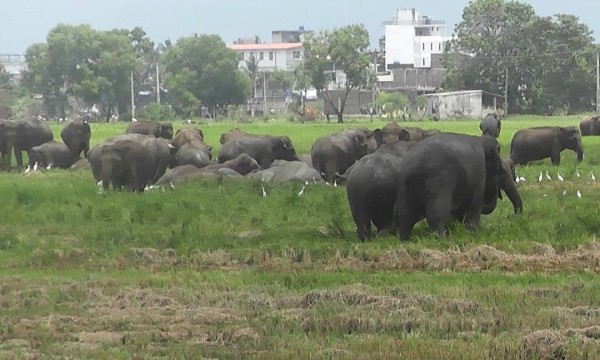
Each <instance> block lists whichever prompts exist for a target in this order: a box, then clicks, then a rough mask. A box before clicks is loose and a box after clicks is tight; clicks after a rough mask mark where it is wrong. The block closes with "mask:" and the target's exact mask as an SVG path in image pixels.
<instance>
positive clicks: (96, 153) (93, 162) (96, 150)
mask: <svg viewBox="0 0 600 360" xmlns="http://www.w3.org/2000/svg"><path fill="white" fill-rule="evenodd" d="M148 137H149V136H148V135H141V134H121V135H116V136H113V137H111V138H108V139H106V140H104V141H103V142H101V143H99V144H96V145H95V146H94V147H92V148H91V149H90V151H88V154H87V159H88V161H89V163H90V167H91V169H92V175H93V176H94V179H96V181H100V170H101V168H102V162H101V160H100V155H101V154H102V149H103V148H104V147H105V146H108V145H112V144H115V143H117V142H119V141H122V140H131V141H136V142H138V143H140V144H141V142H142V141H143V140H144V139H146V138H148Z"/></svg>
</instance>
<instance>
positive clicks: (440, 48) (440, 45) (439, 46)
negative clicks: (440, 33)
mask: <svg viewBox="0 0 600 360" xmlns="http://www.w3.org/2000/svg"><path fill="white" fill-rule="evenodd" d="M438 48H439V50H440V51H442V43H439V44H438Z"/></svg>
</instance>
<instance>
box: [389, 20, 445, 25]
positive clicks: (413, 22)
mask: <svg viewBox="0 0 600 360" xmlns="http://www.w3.org/2000/svg"><path fill="white" fill-rule="evenodd" d="M381 24H382V25H418V26H424V25H427V26H428V25H446V21H444V20H391V21H384V22H382V23H381Z"/></svg>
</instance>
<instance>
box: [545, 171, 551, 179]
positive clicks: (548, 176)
mask: <svg viewBox="0 0 600 360" xmlns="http://www.w3.org/2000/svg"><path fill="white" fill-rule="evenodd" d="M546 179H548V181H550V180H552V178H551V177H550V174H548V172H547V171H546Z"/></svg>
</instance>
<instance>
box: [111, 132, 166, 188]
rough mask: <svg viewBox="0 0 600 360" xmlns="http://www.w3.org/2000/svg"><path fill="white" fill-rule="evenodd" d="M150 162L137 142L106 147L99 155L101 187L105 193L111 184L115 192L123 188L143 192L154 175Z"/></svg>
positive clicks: (143, 148) (145, 152)
mask: <svg viewBox="0 0 600 360" xmlns="http://www.w3.org/2000/svg"><path fill="white" fill-rule="evenodd" d="M152 162H153V158H152V155H151V154H150V153H149V152H148V151H147V150H146V149H145V147H144V146H143V145H142V144H140V143H139V142H136V141H131V140H121V141H118V142H116V143H114V144H110V145H106V146H104V147H103V148H102V153H101V154H100V164H101V171H100V181H102V187H103V188H104V190H105V191H106V190H108V189H109V187H110V185H111V184H112V186H113V189H114V190H117V191H120V190H121V189H122V188H123V187H124V188H125V190H128V191H137V192H143V191H144V188H145V187H146V186H147V185H148V184H149V183H150V182H151V180H152V177H153V176H154V173H155V170H154V168H153V167H152V166H149V165H148V164H151V163H152Z"/></svg>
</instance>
